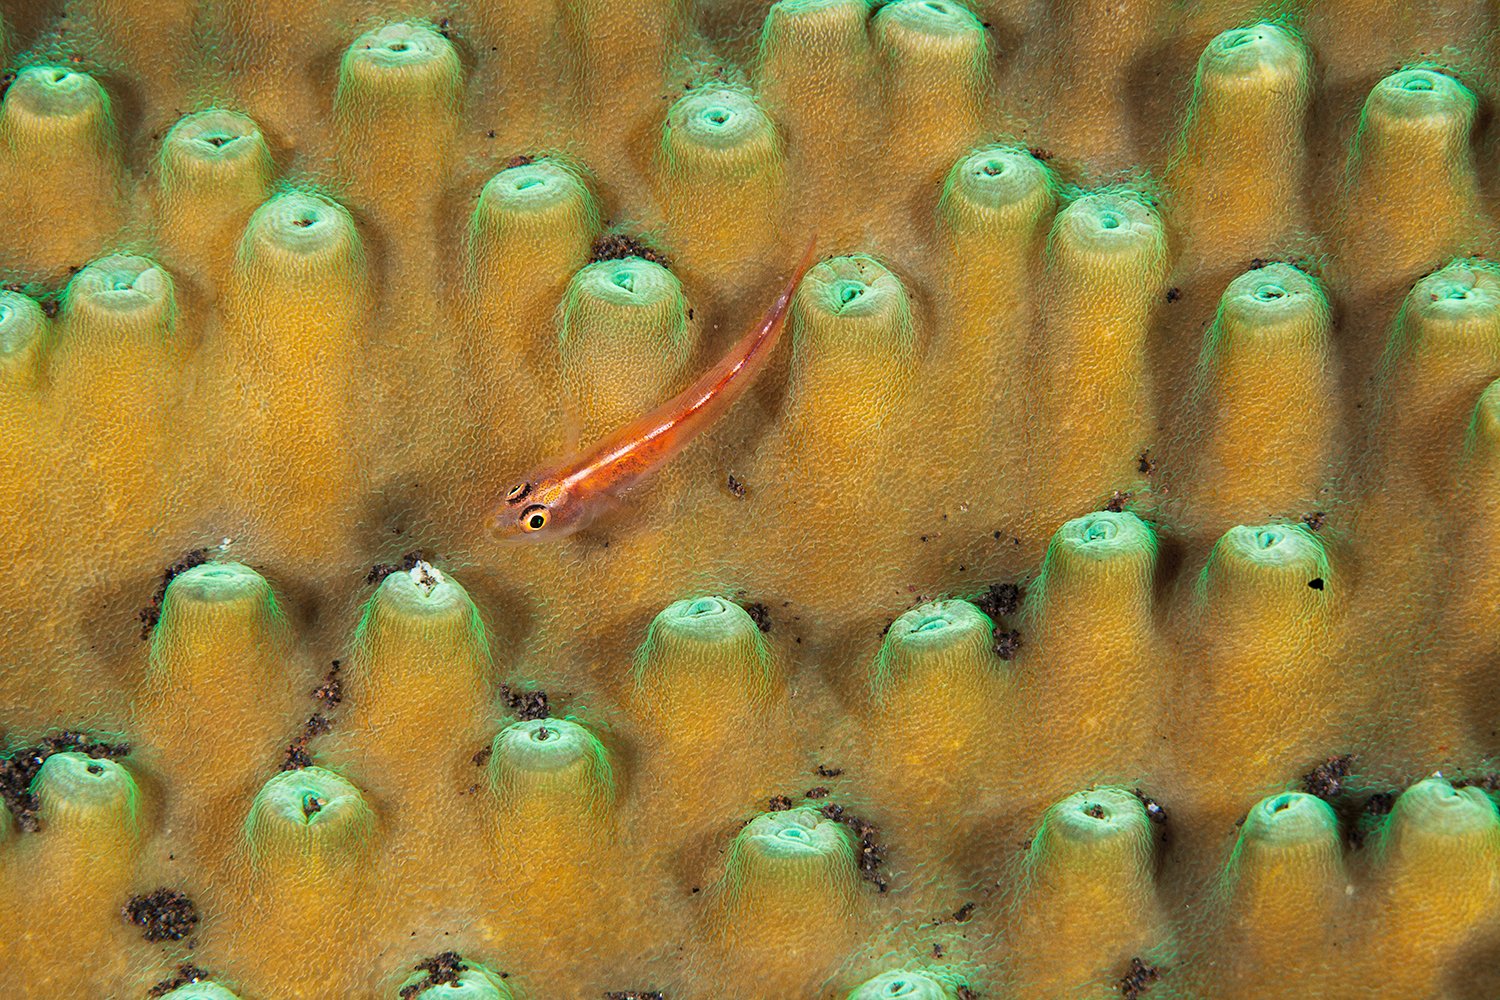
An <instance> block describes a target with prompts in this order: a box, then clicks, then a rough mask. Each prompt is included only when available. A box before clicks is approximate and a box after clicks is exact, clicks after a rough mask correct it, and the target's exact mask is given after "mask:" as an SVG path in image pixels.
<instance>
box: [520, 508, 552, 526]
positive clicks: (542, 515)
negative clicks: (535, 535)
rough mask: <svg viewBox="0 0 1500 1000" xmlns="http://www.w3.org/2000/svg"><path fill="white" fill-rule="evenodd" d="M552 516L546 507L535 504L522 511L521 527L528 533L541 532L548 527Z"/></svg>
mask: <svg viewBox="0 0 1500 1000" xmlns="http://www.w3.org/2000/svg"><path fill="white" fill-rule="evenodd" d="M550 516H551V515H550V514H548V513H547V508H546V507H543V506H542V505H541V504H539V503H534V504H532V505H531V506H530V507H527V508H526V509H525V510H523V511H521V527H522V528H524V529H525V530H526V531H541V530H542V529H543V528H545V527H546V526H547V519H548V518H549V517H550Z"/></svg>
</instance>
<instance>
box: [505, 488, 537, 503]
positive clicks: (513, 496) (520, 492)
mask: <svg viewBox="0 0 1500 1000" xmlns="http://www.w3.org/2000/svg"><path fill="white" fill-rule="evenodd" d="M530 492H531V484H530V483H517V484H516V485H515V486H512V487H511V488H510V492H509V493H507V494H505V502H506V503H519V502H520V501H521V500H522V499H524V498H525V496H526V494H528V493H530Z"/></svg>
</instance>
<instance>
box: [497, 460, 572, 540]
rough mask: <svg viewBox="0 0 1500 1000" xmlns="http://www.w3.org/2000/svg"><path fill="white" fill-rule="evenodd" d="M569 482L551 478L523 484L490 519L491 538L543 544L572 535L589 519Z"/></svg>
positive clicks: (511, 489) (513, 491)
mask: <svg viewBox="0 0 1500 1000" xmlns="http://www.w3.org/2000/svg"><path fill="white" fill-rule="evenodd" d="M586 515H587V512H586V510H585V505H584V504H583V503H582V502H580V500H579V498H578V497H577V496H575V495H574V492H573V490H571V489H570V488H569V487H568V485H567V484H566V483H565V482H561V481H558V480H555V479H552V478H549V477H547V476H535V477H532V478H529V479H525V480H522V481H521V482H519V483H516V484H515V485H513V486H512V487H511V488H510V489H509V490H507V491H506V494H505V500H504V501H503V502H502V503H501V504H500V505H499V506H497V507H496V508H495V509H494V511H493V512H492V513H491V515H490V524H489V528H490V534H491V535H492V536H493V537H495V538H498V539H500V540H502V541H526V542H541V541H546V540H548V539H551V538H561V537H563V536H565V535H571V534H572V533H573V532H575V531H577V530H579V529H580V528H582V527H583V526H584V525H585V524H586V523H587V522H588V517H587V516H586Z"/></svg>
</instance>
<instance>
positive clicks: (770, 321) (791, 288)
mask: <svg viewBox="0 0 1500 1000" xmlns="http://www.w3.org/2000/svg"><path fill="white" fill-rule="evenodd" d="M816 243H817V240H816V238H814V239H813V240H810V241H809V242H808V244H807V250H806V252H804V253H803V254H802V260H801V261H800V262H799V263H798V264H797V267H796V270H794V271H793V272H792V276H791V278H790V279H788V281H787V283H786V285H785V286H784V287H783V288H782V290H781V294H780V295H778V296H776V301H775V302H773V303H771V306H770V308H769V309H767V310H766V314H765V315H764V316H763V317H761V320H760V322H759V323H757V324H756V325H755V327H754V329H752V330H751V331H750V332H749V333H747V334H745V336H744V338H743V339H742V340H741V341H740V342H739V343H738V344H736V345H735V347H734V349H733V350H731V351H730V352H729V353H728V354H727V355H726V356H725V357H724V359H723V360H722V361H720V362H719V363H718V364H717V365H715V366H714V367H713V368H711V369H709V370H708V371H707V372H705V373H704V374H703V375H702V376H701V377H700V378H699V379H698V380H697V381H696V382H694V383H693V384H692V385H690V386H688V387H687V388H686V389H684V390H683V391H682V392H680V393H678V394H677V395H676V396H673V397H672V398H671V399H669V400H667V401H666V402H665V403H663V404H662V405H661V406H659V407H657V408H656V409H655V410H652V411H651V412H650V413H647V414H646V415H645V416H643V417H641V418H640V419H638V420H635V421H633V422H631V423H629V424H627V425H626V426H624V427H621V428H620V429H619V430H617V431H615V432H614V433H612V434H610V435H609V436H608V437H606V438H604V440H602V441H600V442H599V443H598V444H596V445H593V446H592V447H589V448H585V449H583V450H582V451H580V452H579V453H578V454H576V455H574V456H573V457H571V458H569V459H567V460H565V461H563V462H561V463H558V464H555V465H550V466H547V467H546V468H544V469H541V470H538V471H537V472H535V473H533V474H532V475H530V476H528V477H526V479H524V480H523V481H521V482H519V483H517V484H516V485H515V486H512V487H511V488H510V490H509V492H507V493H506V494H505V502H504V503H502V504H500V506H499V507H498V508H496V510H495V511H494V513H493V514H492V515H491V517H490V531H491V533H492V534H493V535H495V536H496V537H497V538H527V539H537V540H539V539H543V538H560V537H562V536H563V535H570V534H572V533H573V532H575V531H578V530H579V529H580V528H583V527H585V526H586V525H587V524H588V523H589V522H590V521H592V520H593V519H594V518H595V517H596V516H598V514H599V512H600V510H601V509H602V508H603V507H605V506H606V505H607V504H608V503H609V502H610V500H612V499H613V498H617V497H619V496H620V495H621V494H622V493H624V492H625V491H626V490H628V489H629V488H630V487H632V486H634V485H635V484H637V483H639V482H640V481H641V480H642V479H645V478H646V477H647V476H649V475H651V474H652V473H653V472H655V471H656V470H658V469H660V468H661V467H662V466H663V465H665V464H666V463H667V461H668V460H669V459H670V458H672V456H674V455H676V454H677V453H678V452H680V451H681V450H682V449H683V448H685V447H687V445H688V443H689V442H691V441H692V440H693V439H694V438H695V437H697V436H698V434H700V433H701V432H702V431H703V430H704V429H705V428H707V427H708V426H709V425H710V424H712V423H713V422H714V421H715V420H716V419H717V418H718V417H719V416H721V415H722V414H723V413H724V412H725V411H726V410H728V409H729V408H730V407H731V406H733V405H734V402H735V400H737V399H739V398H740V396H742V395H744V393H745V390H746V389H748V388H749V387H750V383H751V382H753V381H754V380H755V376H756V375H757V374H759V372H760V370H761V368H763V367H764V366H765V362H766V359H767V358H768V357H769V356H770V354H771V351H772V349H773V348H775V346H776V343H777V341H778V340H780V339H781V332H782V330H783V328H785V326H786V316H787V308H788V307H789V306H790V305H791V302H792V294H793V293H794V292H796V290H797V284H798V282H800V281H801V280H802V276H803V275H804V274H806V273H807V269H808V268H809V267H811V266H812V261H813V247H814V246H815V245H816Z"/></svg>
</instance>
